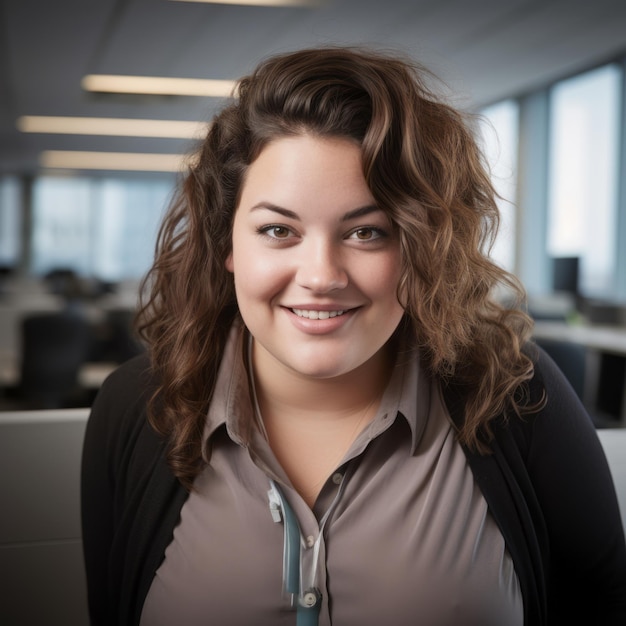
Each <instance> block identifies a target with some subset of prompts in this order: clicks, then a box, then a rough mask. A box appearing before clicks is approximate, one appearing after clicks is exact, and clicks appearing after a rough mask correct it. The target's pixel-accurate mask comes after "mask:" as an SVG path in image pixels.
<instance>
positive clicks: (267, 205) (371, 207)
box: [250, 202, 382, 222]
mask: <svg viewBox="0 0 626 626" xmlns="http://www.w3.org/2000/svg"><path fill="white" fill-rule="evenodd" d="M258 209H267V210H269V211H273V212H274V213H278V214H279V215H282V216H283V217H287V218H289V219H292V220H297V221H300V216H299V215H298V214H297V213H295V212H294V211H290V210H289V209H285V208H284V207H281V206H278V205H277V204H273V203H271V202H259V203H258V204H255V205H254V206H253V207H252V208H251V209H250V210H251V211H256V210H258ZM377 211H382V209H381V208H380V207H378V206H376V205H375V204H368V205H366V206H362V207H358V208H356V209H353V210H352V211H348V212H347V213H346V214H345V215H343V216H342V217H341V221H342V222H348V221H350V220H353V219H356V218H358V217H363V216H365V215H369V214H370V213H376V212H377Z"/></svg>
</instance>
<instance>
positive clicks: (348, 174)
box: [240, 135, 373, 206]
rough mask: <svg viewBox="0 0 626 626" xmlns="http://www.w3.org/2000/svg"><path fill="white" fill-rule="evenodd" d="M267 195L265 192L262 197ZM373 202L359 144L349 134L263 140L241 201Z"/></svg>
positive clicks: (242, 202) (244, 202)
mask: <svg viewBox="0 0 626 626" xmlns="http://www.w3.org/2000/svg"><path fill="white" fill-rule="evenodd" d="M263 196H267V197H263ZM255 199H257V201H259V200H266V201H272V202H274V203H282V202H286V203H289V202H295V203H297V204H300V203H305V204H315V203H317V204H323V203H331V204H336V203H340V204H343V203H345V202H350V200H352V202H356V203H357V204H358V203H363V202H367V203H372V202H373V197H372V194H371V192H370V190H369V187H368V185H367V182H366V180H365V176H364V174H363V167H362V160H361V148H360V145H359V144H358V143H357V142H355V141H353V140H350V139H345V138H336V137H315V136H311V135H297V136H289V137H281V138H279V139H275V140H273V141H271V142H270V143H268V144H267V145H266V146H265V147H264V148H263V150H262V151H261V152H260V154H259V156H258V157H257V158H256V159H255V160H254V161H253V162H252V164H251V165H250V167H249V168H248V171H247V172H246V176H245V179H244V181H243V186H242V193H241V199H240V205H241V206H243V205H245V204H247V203H249V202H251V201H253V200H255Z"/></svg>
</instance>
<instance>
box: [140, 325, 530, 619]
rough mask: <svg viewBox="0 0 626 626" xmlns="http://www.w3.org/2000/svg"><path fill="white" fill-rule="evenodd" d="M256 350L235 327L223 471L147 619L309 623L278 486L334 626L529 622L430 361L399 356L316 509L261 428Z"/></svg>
mask: <svg viewBox="0 0 626 626" xmlns="http://www.w3.org/2000/svg"><path fill="white" fill-rule="evenodd" d="M244 344H245V341H244V337H243V332H242V329H241V328H240V327H237V326H236V327H234V328H233V331H232V334H231V338H230V340H229V343H228V346H227V350H226V354H225V357H224V359H223V362H222V365H221V369H220V374H219V377H218V382H217V386H216V390H215V393H214V396H213V400H212V403H211V407H210V410H209V414H208V417H207V422H206V427H205V436H206V452H205V454H206V459H207V460H208V459H209V458H210V465H208V466H207V467H206V468H205V469H204V470H203V471H202V473H201V474H200V475H199V476H198V478H197V479H196V482H195V490H194V491H193V492H192V493H191V495H190V496H189V498H188V500H187V501H186V503H185V505H184V506H183V508H182V511H181V517H180V521H179V524H178V526H177V527H176V528H175V530H174V537H173V541H172V542H171V544H170V545H169V547H168V548H167V550H166V553H165V560H164V561H163V563H162V564H161V566H160V568H159V569H158V571H157V572H156V576H155V578H154V580H153V582H152V586H151V588H150V590H149V592H148V596H147V598H146V601H145V603H144V607H143V613H142V617H141V626H172V625H173V624H185V626H201V625H202V626H204V625H206V624H219V625H220V626H241V625H242V624H254V625H255V626H280V625H282V624H284V625H291V626H295V624H296V612H295V610H294V608H293V607H292V603H293V602H292V599H291V597H290V596H289V594H287V593H286V592H285V590H284V585H283V548H284V534H283V524H284V522H283V517H281V516H277V515H272V512H271V511H270V502H269V498H268V491H269V490H270V480H272V481H274V482H275V484H276V485H277V486H278V488H279V490H280V493H281V494H282V496H283V497H284V499H286V500H287V501H288V505H289V506H290V508H291V509H292V510H293V513H294V514H295V517H296V518H297V522H298V525H299V528H300V533H301V542H300V543H301V547H300V569H301V571H302V578H303V580H306V585H307V586H309V585H314V587H315V588H316V589H317V590H318V591H319V593H320V610H319V624H320V626H329V625H331V624H334V625H335V626H337V625H338V626H350V625H357V624H358V625H359V626H380V625H381V624H389V625H390V626H404V625H407V626H408V625H409V624H410V625H412V626H413V625H414V624H427V625H428V626H458V624H463V625H464V626H472V625H475V626H490V625H492V626H502V625H503V624H506V625H507V626H522V624H523V606H522V597H521V592H520V588H519V583H518V579H517V575H516V573H515V570H514V567H513V563H512V560H511V558H510V556H509V554H508V552H507V551H506V547H505V545H504V540H503V538H502V535H501V533H500V531H499V529H498V527H497V525H496V524H495V522H494V520H493V519H492V517H491V515H490V513H489V510H488V508H487V504H486V502H485V500H484V498H483V496H482V494H481V492H480V491H479V489H478V487H477V486H476V485H475V483H474V479H473V476H472V473H471V471H470V468H469V467H468V465H467V462H466V458H465V454H464V453H463V450H462V449H461V447H460V446H459V444H458V443H457V441H456V439H455V435H454V431H453V429H452V427H451V423H450V418H449V415H448V413H447V410H446V408H445V404H444V402H443V400H442V398H441V395H440V391H439V387H438V385H437V384H435V383H433V382H431V381H430V380H428V378H427V377H426V376H425V375H424V374H423V373H422V372H420V367H419V361H418V359H417V356H416V355H415V354H410V355H403V356H402V357H399V358H398V361H397V363H396V366H395V368H394V372H393V374H392V377H391V380H390V382H389V385H388V386H387V389H386V391H385V394H384V396H383V399H382V402H381V405H380V407H379V410H378V413H377V415H376V417H375V418H374V420H373V421H372V422H371V423H370V424H369V425H368V426H366V427H365V429H364V430H363V431H362V432H361V433H360V435H359V436H358V437H357V439H356V441H355V442H354V444H353V445H352V447H351V449H350V450H349V451H348V453H347V454H346V456H345V458H344V459H343V460H342V461H341V463H340V464H339V465H338V467H337V468H336V470H335V472H333V473H332V475H331V476H330V477H329V479H328V480H327V482H326V484H325V485H324V487H323V488H322V490H321V493H320V495H319V497H318V499H317V501H316V502H315V505H314V507H313V510H311V509H310V508H309V507H308V506H307V504H306V503H305V502H304V500H303V499H302V498H301V497H300V496H299V495H298V493H297V492H296V491H295V490H294V489H293V488H292V487H291V485H290V483H289V480H288V478H287V476H286V475H285V473H284V471H283V470H282V468H281V467H280V465H279V464H278V462H277V461H276V459H275V457H274V455H273V453H272V451H271V449H270V447H269V445H268V443H267V441H266V440H265V438H264V437H263V436H262V434H261V432H260V430H259V429H258V428H257V427H256V426H255V420H254V411H253V403H252V401H251V397H250V391H249V383H248V377H247V373H246V366H245V357H244V352H245V345H244ZM275 520H278V521H275Z"/></svg>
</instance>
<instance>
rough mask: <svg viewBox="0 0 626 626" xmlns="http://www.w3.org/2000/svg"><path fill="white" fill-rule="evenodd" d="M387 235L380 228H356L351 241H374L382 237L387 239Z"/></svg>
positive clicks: (351, 235) (350, 237) (351, 234)
mask: <svg viewBox="0 0 626 626" xmlns="http://www.w3.org/2000/svg"><path fill="white" fill-rule="evenodd" d="M385 236H386V233H385V232H384V231H383V230H381V229H380V228H374V227H373V226H361V227H360V228H356V229H355V230H353V231H352V232H351V233H350V235H349V237H348V238H349V239H358V240H359V241H373V240H374V239H379V238H380V237H385Z"/></svg>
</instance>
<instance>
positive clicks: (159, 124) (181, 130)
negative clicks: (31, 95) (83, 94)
mask: <svg viewBox="0 0 626 626" xmlns="http://www.w3.org/2000/svg"><path fill="white" fill-rule="evenodd" d="M16 126H17V128H18V129H19V130H21V131H22V132H24V133H61V134H66V135H112V136H118V137H159V138H171V139H199V138H200V137H202V135H204V134H206V130H207V125H206V124H204V123H201V122H179V121H174V120H144V119H125V118H112V117H55V116H45V115H24V116H22V117H20V118H18V119H17V122H16Z"/></svg>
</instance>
